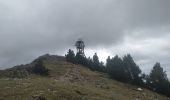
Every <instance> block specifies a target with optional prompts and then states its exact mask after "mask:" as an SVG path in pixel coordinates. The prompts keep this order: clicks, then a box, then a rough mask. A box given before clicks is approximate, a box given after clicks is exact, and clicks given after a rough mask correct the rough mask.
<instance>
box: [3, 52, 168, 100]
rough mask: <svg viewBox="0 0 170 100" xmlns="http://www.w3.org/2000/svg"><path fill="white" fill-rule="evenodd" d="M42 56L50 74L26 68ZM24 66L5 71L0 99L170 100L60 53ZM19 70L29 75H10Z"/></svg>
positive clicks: (45, 56)
mask: <svg viewBox="0 0 170 100" xmlns="http://www.w3.org/2000/svg"><path fill="white" fill-rule="evenodd" d="M40 59H41V60H43V64H44V66H45V67H46V68H48V69H49V75H48V76H40V75H36V74H31V73H29V72H27V70H26V68H29V67H31V66H33V65H34V63H35V62H36V61H37V60H40ZM21 66H22V67H21ZM21 66H16V67H14V68H11V69H7V70H5V71H1V79H0V100H167V97H166V96H163V95H160V94H157V93H155V92H152V91H150V90H147V89H143V90H142V91H139V90H137V88H139V87H137V86H132V85H128V84H124V83H121V82H118V81H115V80H112V79H110V77H109V76H108V75H107V74H104V73H100V72H97V71H91V70H90V69H88V68H86V67H84V66H81V65H75V64H71V63H68V62H66V61H65V58H64V57H60V56H50V55H44V56H42V57H39V58H38V59H36V60H35V61H33V62H32V63H31V64H28V65H21ZM15 71H18V72H22V71H25V72H26V73H27V74H25V73H24V75H22V73H20V76H22V77H19V78H17V77H9V75H10V74H9V73H13V72H15ZM11 75H12V74H11Z"/></svg>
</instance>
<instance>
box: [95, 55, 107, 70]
mask: <svg viewBox="0 0 170 100" xmlns="http://www.w3.org/2000/svg"><path fill="white" fill-rule="evenodd" d="M92 61H93V69H94V70H96V71H100V72H105V66H104V63H103V62H100V61H99V57H98V56H97V53H95V54H94V55H93V60H92Z"/></svg>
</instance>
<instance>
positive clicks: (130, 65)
mask: <svg viewBox="0 0 170 100" xmlns="http://www.w3.org/2000/svg"><path fill="white" fill-rule="evenodd" d="M123 66H124V67H125V75H126V80H127V81H131V82H132V83H135V84H139V83H141V82H142V81H141V78H140V77H139V75H140V74H141V70H140V68H139V66H138V65H136V63H135V61H134V60H133V58H132V57H131V55H130V54H128V55H126V56H124V57H123Z"/></svg>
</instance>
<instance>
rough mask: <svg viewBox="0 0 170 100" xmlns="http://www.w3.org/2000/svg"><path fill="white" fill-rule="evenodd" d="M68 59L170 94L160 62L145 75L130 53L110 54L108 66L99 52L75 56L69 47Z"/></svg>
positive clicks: (169, 85) (132, 82) (120, 78)
mask: <svg viewBox="0 0 170 100" xmlns="http://www.w3.org/2000/svg"><path fill="white" fill-rule="evenodd" d="M66 59H67V61H69V62H71V63H74V64H81V65H84V66H86V67H88V68H90V69H91V70H94V71H100V72H107V73H108V74H109V75H110V76H111V78H113V79H116V80H118V81H122V82H125V83H130V84H135V85H138V86H142V87H147V88H149V89H152V90H155V91H156V92H159V93H162V94H165V95H167V96H170V82H169V80H168V78H167V75H166V73H165V72H164V71H163V68H162V67H160V64H159V63H156V64H155V66H154V67H153V70H152V71H151V73H150V75H145V74H144V73H143V74H142V73H141V72H142V71H141V69H140V68H139V66H138V65H137V64H136V63H135V61H134V60H133V58H132V57H131V55H130V54H128V55H125V56H124V57H123V59H121V58H120V57H118V55H116V56H115V57H114V58H110V56H109V57H108V58H107V60H106V66H105V65H104V63H103V62H100V61H99V57H98V56H97V53H95V54H94V55H93V58H92V59H91V58H90V57H89V58H88V59H87V58H86V57H85V55H82V54H79V53H77V54H76V56H75V54H74V52H73V51H72V50H70V49H69V51H68V54H67V55H66Z"/></svg>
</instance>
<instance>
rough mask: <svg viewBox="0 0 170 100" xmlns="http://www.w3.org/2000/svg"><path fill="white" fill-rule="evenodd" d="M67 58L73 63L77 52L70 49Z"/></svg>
mask: <svg viewBox="0 0 170 100" xmlns="http://www.w3.org/2000/svg"><path fill="white" fill-rule="evenodd" d="M66 60H67V61H68V62H71V63H75V54H74V51H73V50H71V49H69V51H68V52H67V54H66Z"/></svg>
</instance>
